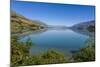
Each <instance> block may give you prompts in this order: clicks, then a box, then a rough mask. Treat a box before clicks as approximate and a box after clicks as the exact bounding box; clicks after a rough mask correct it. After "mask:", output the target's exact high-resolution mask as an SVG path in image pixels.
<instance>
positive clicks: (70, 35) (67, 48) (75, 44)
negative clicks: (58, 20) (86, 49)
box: [21, 29, 89, 54]
mask: <svg viewBox="0 0 100 67" xmlns="http://www.w3.org/2000/svg"><path fill="white" fill-rule="evenodd" d="M88 38H89V36H87V35H83V34H79V33H76V32H74V31H72V30H69V29H64V30H61V29H54V30H53V29H52V30H50V29H45V30H41V31H35V32H31V33H29V34H24V35H23V36H22V37H21V41H26V40H28V39H31V40H32V42H33V43H34V44H35V45H33V46H32V47H31V48H30V53H31V54H39V53H41V52H44V51H46V50H48V49H56V50H58V51H61V52H63V53H64V54H68V53H70V52H71V51H72V50H78V49H79V48H82V47H83V46H85V45H84V44H85V42H86V41H87V39H88Z"/></svg>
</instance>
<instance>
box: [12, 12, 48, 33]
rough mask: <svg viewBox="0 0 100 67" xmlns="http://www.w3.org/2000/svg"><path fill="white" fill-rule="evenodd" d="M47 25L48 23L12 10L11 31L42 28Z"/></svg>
mask: <svg viewBox="0 0 100 67" xmlns="http://www.w3.org/2000/svg"><path fill="white" fill-rule="evenodd" d="M45 26H46V24H44V23H42V22H40V21H36V20H30V19H27V18H26V17H24V16H22V15H20V14H18V13H16V12H13V11H12V12H11V33H23V32H27V31H34V30H40V29H43V28H44V27H45Z"/></svg>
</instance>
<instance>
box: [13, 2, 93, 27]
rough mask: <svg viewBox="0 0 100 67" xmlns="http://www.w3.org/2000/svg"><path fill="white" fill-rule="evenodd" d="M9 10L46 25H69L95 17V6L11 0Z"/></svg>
mask: <svg viewBox="0 0 100 67" xmlns="http://www.w3.org/2000/svg"><path fill="white" fill-rule="evenodd" d="M11 10H13V11H15V12H17V13H19V14H21V15H23V16H25V17H27V18H29V19H31V20H39V21H42V22H44V23H46V24H48V25H66V26H71V25H74V24H77V23H80V22H85V21H90V20H94V19H95V6H83V5H69V4H57V3H55V4H54V3H53V4H51V3H41V2H22V1H13V2H12V3H11Z"/></svg>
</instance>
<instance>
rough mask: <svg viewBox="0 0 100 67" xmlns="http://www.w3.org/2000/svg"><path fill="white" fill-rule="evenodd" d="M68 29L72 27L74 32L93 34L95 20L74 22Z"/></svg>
mask: <svg viewBox="0 0 100 67" xmlns="http://www.w3.org/2000/svg"><path fill="white" fill-rule="evenodd" d="M70 29H72V30H73V31H75V32H78V33H81V34H86V35H94V33H95V20H92V21H87V22H81V23H79V24H75V25H73V26H71V27H70Z"/></svg>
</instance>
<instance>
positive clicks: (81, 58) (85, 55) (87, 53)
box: [73, 41, 95, 62]
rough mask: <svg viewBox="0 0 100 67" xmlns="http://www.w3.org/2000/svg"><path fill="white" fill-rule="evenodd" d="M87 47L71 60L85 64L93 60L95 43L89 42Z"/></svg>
mask: <svg viewBox="0 0 100 67" xmlns="http://www.w3.org/2000/svg"><path fill="white" fill-rule="evenodd" d="M86 45H87V47H84V48H82V49H80V50H79V51H78V52H76V53H75V54H74V55H73V58H74V60H75V61H77V62H86V61H94V60H95V43H94V41H89V42H88V43H87V44H86Z"/></svg>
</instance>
